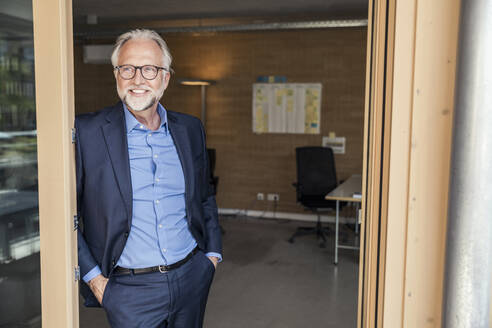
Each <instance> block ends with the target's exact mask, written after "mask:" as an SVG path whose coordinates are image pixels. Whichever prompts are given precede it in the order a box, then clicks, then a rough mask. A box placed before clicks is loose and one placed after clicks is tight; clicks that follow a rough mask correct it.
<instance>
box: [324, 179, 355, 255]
mask: <svg viewBox="0 0 492 328" xmlns="http://www.w3.org/2000/svg"><path fill="white" fill-rule="evenodd" d="M361 190H362V177H361V176H360V174H354V175H352V176H351V177H350V178H348V179H347V180H345V181H344V182H343V183H342V184H341V185H339V186H338V187H336V188H335V189H333V190H332V191H331V192H330V193H329V194H328V195H326V196H325V199H327V200H336V201H337V214H336V221H335V264H338V249H339V248H346V249H359V247H358V246H350V245H340V244H339V243H338V225H339V220H340V217H339V212H340V201H344V202H356V203H361V202H362V198H354V193H356V192H358V193H360V192H361ZM357 212H358V211H357ZM357 220H358V219H356V222H355V227H356V231H357V229H358V226H359V222H357Z"/></svg>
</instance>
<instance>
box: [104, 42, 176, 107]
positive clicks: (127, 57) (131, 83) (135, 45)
mask: <svg viewBox="0 0 492 328" xmlns="http://www.w3.org/2000/svg"><path fill="white" fill-rule="evenodd" d="M162 61H163V56H162V51H161V49H160V48H159V46H158V45H157V43H156V42H155V41H153V40H139V39H134V40H130V41H127V42H126V43H125V44H124V45H123V46H122V47H121V49H120V53H119V56H118V63H117V65H118V66H120V65H133V66H143V65H155V66H159V67H163V64H164V63H163V62H162ZM114 74H115V78H116V86H117V90H118V96H119V97H120V99H121V100H122V101H123V102H124V103H125V105H126V106H127V107H128V108H130V109H132V110H134V111H143V110H146V109H149V108H152V107H153V106H156V105H157V102H158V101H159V100H160V99H161V97H162V95H163V94H164V90H166V88H167V85H168V83H169V77H170V74H169V73H168V72H166V71H164V70H159V72H158V73H157V77H156V78H155V79H153V80H146V79H145V78H144V77H143V76H142V72H141V71H140V70H137V71H136V72H135V76H134V77H133V78H132V79H130V80H125V79H123V78H122V77H121V76H120V75H119V74H118V70H115V71H114Z"/></svg>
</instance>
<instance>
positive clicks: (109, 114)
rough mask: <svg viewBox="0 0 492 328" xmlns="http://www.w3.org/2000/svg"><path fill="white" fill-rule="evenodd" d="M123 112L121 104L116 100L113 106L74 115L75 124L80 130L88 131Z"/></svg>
mask: <svg viewBox="0 0 492 328" xmlns="http://www.w3.org/2000/svg"><path fill="white" fill-rule="evenodd" d="M122 114H123V105H122V103H121V102H118V103H117V104H115V105H114V106H109V107H105V108H103V109H101V110H99V111H97V112H92V113H84V114H79V115H76V116H75V126H76V128H77V129H81V130H80V132H82V131H86V132H89V131H90V130H91V129H98V128H99V127H100V126H101V125H105V124H107V123H108V122H110V121H111V120H112V119H114V118H115V117H119V116H120V115H121V116H123V115H122Z"/></svg>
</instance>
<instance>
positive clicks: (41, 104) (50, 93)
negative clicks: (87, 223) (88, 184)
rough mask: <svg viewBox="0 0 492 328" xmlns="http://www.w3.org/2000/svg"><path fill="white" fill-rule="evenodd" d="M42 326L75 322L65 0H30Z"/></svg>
mask: <svg viewBox="0 0 492 328" xmlns="http://www.w3.org/2000/svg"><path fill="white" fill-rule="evenodd" d="M32 4H33V26H34V56H35V62H34V66H35V84H36V125H37V136H38V139H37V142H38V177H39V178H38V179H39V231H40V261H41V311H42V313H41V315H42V325H43V327H50V328H58V327H60V328H77V327H78V326H79V314H78V299H79V298H78V297H79V296H78V282H77V279H78V277H76V268H77V234H76V231H75V230H74V216H75V215H76V197H75V160H74V146H73V144H72V138H71V134H72V132H71V129H72V128H73V122H74V78H73V31H72V1H71V0H33V2H32Z"/></svg>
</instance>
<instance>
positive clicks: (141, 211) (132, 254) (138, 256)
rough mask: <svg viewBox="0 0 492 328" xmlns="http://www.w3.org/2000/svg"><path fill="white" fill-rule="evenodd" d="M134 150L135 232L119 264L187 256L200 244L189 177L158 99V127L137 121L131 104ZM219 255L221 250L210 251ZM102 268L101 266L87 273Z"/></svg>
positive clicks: (128, 120) (172, 260)
mask: <svg viewBox="0 0 492 328" xmlns="http://www.w3.org/2000/svg"><path fill="white" fill-rule="evenodd" d="M123 107H124V111H125V121H126V131H127V140H128V155H129V158H130V172H131V180H132V191H133V217H132V226H131V229H130V234H129V236H128V239H127V242H126V245H125V247H124V249H123V252H122V254H121V256H120V258H119V259H118V262H117V265H118V266H121V267H124V268H132V269H136V268H147V267H152V266H156V265H169V264H173V263H176V262H178V261H180V260H182V259H183V258H185V257H186V255H188V254H189V253H190V252H191V251H192V250H193V249H194V248H195V247H196V245H197V243H196V241H195V239H194V238H193V236H192V234H191V232H190V230H189V229H188V222H187V220H186V203H185V180H184V174H183V169H182V166H181V162H180V160H179V157H178V152H177V150H176V146H175V145H174V141H173V139H172V137H171V134H170V133H169V129H168V124H167V114H166V110H165V109H164V107H162V105H161V104H158V107H157V112H158V113H159V116H160V118H161V124H160V126H159V128H158V129H157V130H155V131H152V130H149V129H148V128H147V127H146V126H145V125H143V124H141V123H140V122H138V121H137V119H136V118H135V117H134V116H133V115H132V114H131V113H130V111H129V110H128V109H127V107H126V106H125V105H123ZM206 255H207V256H216V257H218V258H219V260H221V259H222V257H221V255H220V254H218V253H213V252H210V253H207V254H206ZM100 273H101V270H100V268H99V267H98V266H96V267H94V268H93V269H92V270H90V271H89V272H88V273H87V274H86V275H85V276H84V277H83V279H84V281H85V282H88V281H90V280H91V279H92V278H94V277H96V276H97V275H99V274H100Z"/></svg>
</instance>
